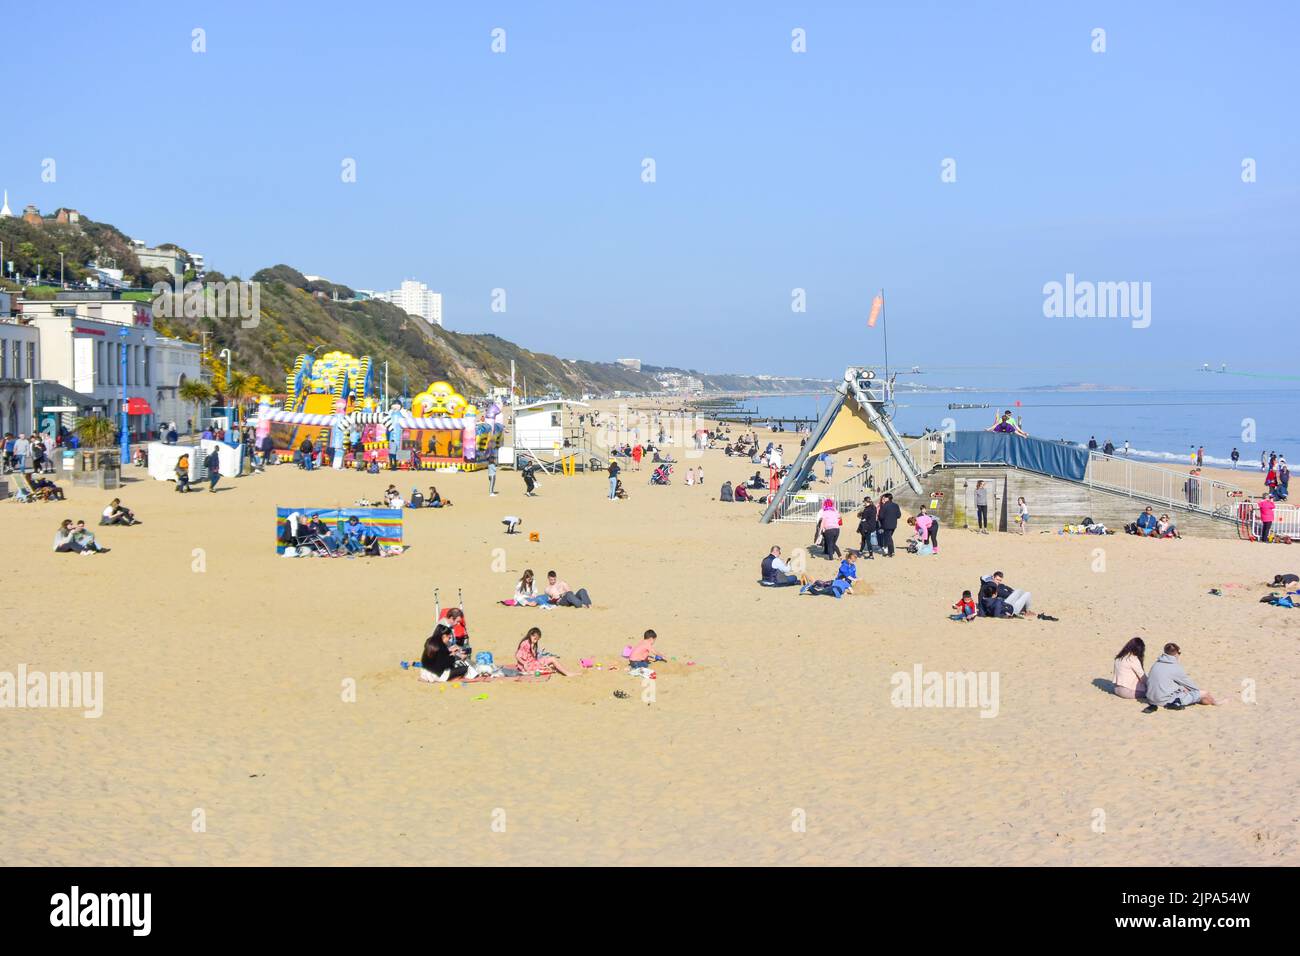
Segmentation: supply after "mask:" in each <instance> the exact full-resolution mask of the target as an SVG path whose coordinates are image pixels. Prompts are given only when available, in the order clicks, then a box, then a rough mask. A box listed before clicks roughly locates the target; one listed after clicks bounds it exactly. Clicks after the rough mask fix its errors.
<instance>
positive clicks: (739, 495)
mask: <svg viewBox="0 0 1300 956" xmlns="http://www.w3.org/2000/svg"><path fill="white" fill-rule="evenodd" d="M724 500H725V499H724ZM731 500H732V501H752V500H753V499H751V498H750V497H749V489H748V488H746V487H745V486H744V485H736V490H735V491H733V492H732V493H731Z"/></svg>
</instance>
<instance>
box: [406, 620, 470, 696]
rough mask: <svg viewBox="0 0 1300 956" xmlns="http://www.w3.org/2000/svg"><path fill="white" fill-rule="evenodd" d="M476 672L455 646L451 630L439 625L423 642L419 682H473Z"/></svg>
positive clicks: (462, 652)
mask: <svg viewBox="0 0 1300 956" xmlns="http://www.w3.org/2000/svg"><path fill="white" fill-rule="evenodd" d="M477 676H478V671H477V670H476V669H475V667H474V665H473V664H471V663H470V662H469V661H468V660H467V659H466V656H465V652H464V651H463V650H461V648H460V647H459V646H458V645H457V644H456V640H455V638H454V637H453V636H452V633H451V628H449V627H448V626H447V625H445V624H439V625H437V626H436V627H434V629H433V633H432V634H431V635H429V639H428V640H427V641H425V642H424V653H423V655H421V657H420V680H422V681H427V682H429V683H446V682H447V681H449V680H473V679H474V678H475V677H477Z"/></svg>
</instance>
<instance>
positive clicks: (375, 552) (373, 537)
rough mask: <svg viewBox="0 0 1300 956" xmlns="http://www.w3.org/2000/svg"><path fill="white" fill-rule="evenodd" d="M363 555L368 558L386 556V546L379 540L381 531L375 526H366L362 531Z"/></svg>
mask: <svg viewBox="0 0 1300 956" xmlns="http://www.w3.org/2000/svg"><path fill="white" fill-rule="evenodd" d="M361 555H362V557H366V558H382V557H383V556H384V548H383V544H382V543H381V542H380V540H379V532H378V531H376V530H375V529H374V528H366V529H365V530H363V531H362V532H361Z"/></svg>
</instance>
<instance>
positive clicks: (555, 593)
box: [501, 568, 591, 607]
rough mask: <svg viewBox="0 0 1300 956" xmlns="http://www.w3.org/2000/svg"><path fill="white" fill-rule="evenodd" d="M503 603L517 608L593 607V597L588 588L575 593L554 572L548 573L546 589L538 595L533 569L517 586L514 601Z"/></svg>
mask: <svg viewBox="0 0 1300 956" xmlns="http://www.w3.org/2000/svg"><path fill="white" fill-rule="evenodd" d="M501 603H502V604H513V605H514V606H515V607H591V596H590V595H589V594H587V589H586V588H578V589H577V590H576V591H575V590H574V589H573V588H571V587H569V585H568V582H566V581H561V580H560V577H559V575H557V574H556V573H555V572H554V571H547V572H546V588H545V590H544V591H542V593H541V594H538V593H537V591H536V589H535V587H534V585H533V569H532V568H528V569H527V570H526V571H524V575H523V577H521V578H520V579H519V583H518V584H516V585H515V596H514V598H513V600H512V601H502V602H501Z"/></svg>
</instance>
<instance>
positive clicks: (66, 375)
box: [22, 294, 201, 434]
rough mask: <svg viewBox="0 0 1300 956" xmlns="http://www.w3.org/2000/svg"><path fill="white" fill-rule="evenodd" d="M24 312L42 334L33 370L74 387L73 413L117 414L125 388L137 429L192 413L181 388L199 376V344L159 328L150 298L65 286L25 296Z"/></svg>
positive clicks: (154, 426)
mask: <svg viewBox="0 0 1300 956" xmlns="http://www.w3.org/2000/svg"><path fill="white" fill-rule="evenodd" d="M22 315H23V319H24V321H26V322H29V323H30V327H31V328H33V329H35V330H36V331H38V332H39V335H40V349H39V356H40V358H39V364H40V371H39V375H33V376H31V377H34V378H35V377H39V378H42V379H47V380H50V381H52V382H57V383H58V384H59V385H61V386H63V388H64V389H65V390H68V392H69V394H70V395H71V394H72V393H75V395H76V396H77V401H76V403H75V404H76V405H77V407H78V411H77V412H76V414H89V413H94V412H99V413H101V414H104V415H107V416H109V417H112V418H114V419H116V418H117V416H118V415H119V414H120V413H121V412H122V411H123V401H122V399H123V393H124V391H125V396H126V409H125V410H126V412H127V415H128V426H129V428H130V430H131V432H132V433H133V434H145V433H148V432H152V431H156V430H157V429H158V426H159V425H160V424H161V423H163V422H172V421H175V422H179V423H181V424H182V425H183V424H184V422H185V421H186V419H187V418H192V417H193V416H194V409H193V408H192V407H189V406H186V405H185V404H184V403H183V402H181V400H180V396H179V394H178V392H179V389H180V386H181V384H182V383H184V382H185V381H186V380H187V379H197V378H199V377H200V374H199V370H200V363H199V355H200V351H201V350H200V348H199V346H198V345H196V344H194V343H191V342H182V341H180V340H178V339H169V338H166V337H164V336H161V335H159V334H158V333H157V332H156V331H155V330H154V328H153V314H152V309H151V308H150V306H149V304H148V303H145V302H135V301H131V300H127V299H113V298H103V297H100V298H89V297H78V296H69V295H66V294H64V295H61V296H60V297H58V298H56V299H53V300H42V301H24V302H23V303H22ZM123 345H125V346H126V362H125V366H124V365H123V362H122V346H123ZM124 381H125V389H123V383H124Z"/></svg>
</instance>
